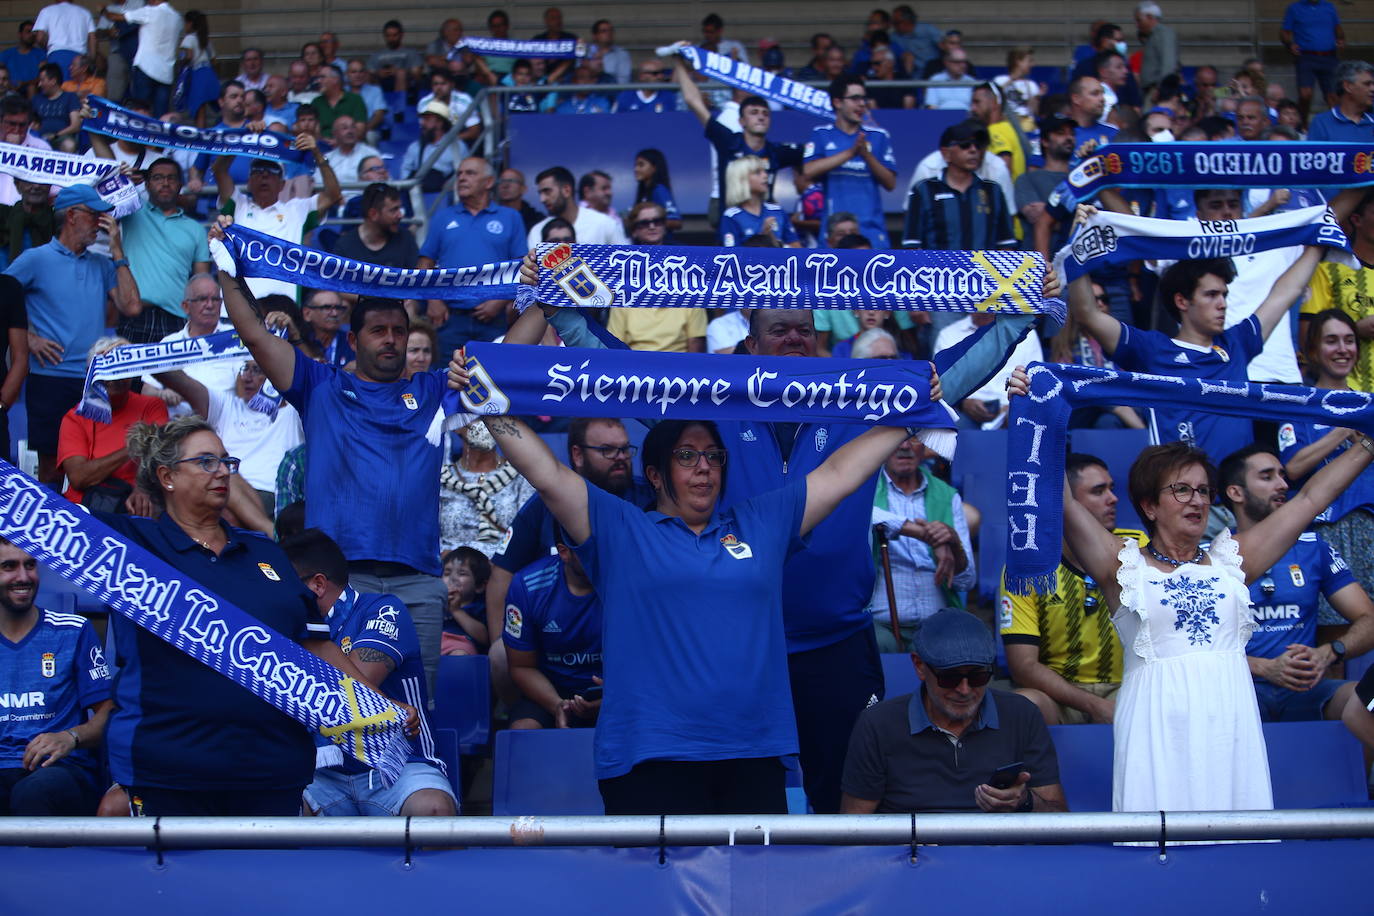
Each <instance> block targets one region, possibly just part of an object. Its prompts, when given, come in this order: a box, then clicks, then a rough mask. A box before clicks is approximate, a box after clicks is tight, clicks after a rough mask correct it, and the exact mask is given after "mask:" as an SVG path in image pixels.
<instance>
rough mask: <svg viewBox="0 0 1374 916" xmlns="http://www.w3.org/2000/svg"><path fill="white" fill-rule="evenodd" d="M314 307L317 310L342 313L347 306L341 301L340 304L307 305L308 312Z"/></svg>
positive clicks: (335, 313) (336, 313) (333, 313)
mask: <svg viewBox="0 0 1374 916" xmlns="http://www.w3.org/2000/svg"><path fill="white" fill-rule="evenodd" d="M312 309H313V310H315V311H317V312H329V313H330V314H332V315H341V314H343V312H344V311H345V310H346V309H347V306H345V305H344V304H343V303H339V304H338V305H307V306H306V307H305V310H306V311H307V312H308V311H310V310H312Z"/></svg>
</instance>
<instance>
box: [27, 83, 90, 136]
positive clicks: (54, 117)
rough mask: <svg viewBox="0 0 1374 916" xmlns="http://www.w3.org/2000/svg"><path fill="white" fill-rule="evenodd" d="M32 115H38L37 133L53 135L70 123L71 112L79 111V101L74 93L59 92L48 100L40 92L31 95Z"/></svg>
mask: <svg viewBox="0 0 1374 916" xmlns="http://www.w3.org/2000/svg"><path fill="white" fill-rule="evenodd" d="M32 101H33V113H34V114H36V115H38V132H39V133H40V134H45V135H46V134H55V133H57V132H58V131H59V130H61V129H62V128H64V127H66V126H67V125H68V124H70V123H71V114H72V112H73V111H80V110H81V100H80V99H78V98H77V97H76V93H75V92H60V93H58V95H57V98H55V99H50V98H48V97H47V96H46V95H44V94H43V93H41V92H35V93H34V95H33V100H32Z"/></svg>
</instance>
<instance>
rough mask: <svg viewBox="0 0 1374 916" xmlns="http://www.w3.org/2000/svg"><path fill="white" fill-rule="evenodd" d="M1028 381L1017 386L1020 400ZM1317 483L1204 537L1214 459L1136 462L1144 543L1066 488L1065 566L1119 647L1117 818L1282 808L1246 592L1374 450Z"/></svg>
mask: <svg viewBox="0 0 1374 916" xmlns="http://www.w3.org/2000/svg"><path fill="white" fill-rule="evenodd" d="M1023 380H1024V375H1023V374H1022V373H1020V372H1018V373H1017V376H1016V378H1014V379H1013V381H1012V390H1013V391H1014V392H1015V393H1024V381H1023ZM1357 439H1358V445H1357V446H1356V447H1352V448H1350V449H1347V450H1346V451H1345V453H1344V454H1342V455H1341V456H1340V457H1339V458H1337V459H1336V460H1334V461H1332V462H1331V463H1329V464H1328V465H1326V467H1324V468H1322V469H1321V470H1320V471H1318V472H1317V473H1316V474H1314V475H1313V476H1312V478H1311V480H1309V481H1308V482H1307V485H1306V486H1304V487H1303V489H1302V491H1301V492H1300V493H1299V494H1298V495H1296V496H1294V497H1293V498H1292V499H1290V500H1289V501H1288V502H1287V503H1285V504H1284V505H1282V506H1280V507H1279V508H1278V509H1276V510H1275V511H1274V512H1273V513H1272V514H1270V515H1269V516H1268V517H1267V518H1265V519H1264V520H1263V521H1261V522H1259V523H1258V524H1256V525H1254V526H1253V527H1251V528H1249V529H1247V530H1246V531H1244V532H1243V533H1240V534H1236V535H1234V536H1233V535H1232V534H1231V533H1230V532H1228V531H1225V530H1223V531H1222V532H1221V533H1220V534H1219V535H1218V536H1217V538H1216V539H1215V540H1214V541H1213V542H1212V543H1211V544H1210V545H1209V546H1208V547H1207V548H1205V549H1204V548H1203V546H1202V541H1203V536H1204V533H1205V531H1206V528H1207V516H1208V510H1209V509H1210V508H1211V504H1212V499H1213V496H1214V495H1215V494H1216V490H1215V484H1214V483H1213V481H1215V479H1216V469H1215V468H1214V467H1213V466H1212V464H1211V462H1210V461H1209V460H1208V458H1207V455H1206V453H1204V452H1202V451H1200V450H1198V449H1196V448H1193V447H1192V446H1190V445H1187V444H1185V443H1181V442H1173V443H1169V444H1167V445H1156V446H1151V447H1150V448H1147V449H1145V450H1144V451H1143V452H1141V454H1140V457H1139V458H1137V459H1136V462H1135V464H1134V465H1133V466H1132V467H1131V475H1130V496H1131V502H1132V503H1133V504H1134V506H1135V509H1136V512H1137V513H1138V514H1139V516H1140V518H1141V520H1142V521H1143V522H1144V524H1145V528H1146V530H1147V531H1148V532H1149V535H1150V541H1149V543H1148V545H1147V546H1146V547H1145V548H1144V549H1143V550H1142V549H1141V548H1140V547H1139V545H1138V544H1137V542H1136V541H1135V540H1134V539H1132V538H1128V539H1126V541H1125V543H1124V546H1123V543H1122V541H1121V539H1120V538H1118V537H1117V536H1115V535H1114V534H1112V533H1111V532H1110V531H1108V530H1107V529H1105V528H1104V527H1102V524H1101V523H1100V522H1099V521H1097V519H1096V518H1095V517H1094V516H1093V515H1092V513H1091V512H1089V511H1088V509H1087V508H1086V507H1084V506H1082V505H1081V504H1079V503H1078V501H1077V500H1075V499H1074V498H1073V495H1072V491H1071V489H1070V488H1069V487H1068V486H1067V484H1066V485H1065V487H1064V539H1065V543H1066V547H1067V549H1068V553H1069V556H1070V557H1071V558H1073V560H1074V561H1075V565H1077V566H1078V567H1079V568H1080V569H1082V570H1083V571H1084V572H1086V573H1087V574H1088V575H1090V576H1092V577H1093V578H1094V579H1096V580H1097V581H1098V582H1099V583H1101V585H1102V591H1103V594H1104V595H1105V597H1106V599H1107V601H1108V602H1109V605H1110V606H1111V607H1114V608H1116V613H1115V615H1114V618H1113V620H1114V622H1115V624H1116V627H1117V631H1118V633H1119V634H1120V636H1121V644H1122V646H1123V648H1124V650H1125V651H1124V659H1125V674H1124V677H1123V680H1122V685H1121V692H1120V693H1119V694H1118V695H1117V701H1116V716H1115V722H1114V728H1115V731H1114V734H1115V759H1114V763H1113V768H1112V777H1113V786H1112V808H1113V810H1115V811H1211V810H1218V811H1220V810H1260V809H1267V808H1272V807H1273V799H1272V795H1271V792H1270V785H1269V769H1268V764H1267V760H1268V758H1267V757H1266V754H1265V746H1264V735H1263V733H1262V731H1261V729H1260V716H1259V708H1258V706H1257V704H1256V700H1255V689H1254V686H1253V683H1252V681H1251V677H1250V669H1249V667H1248V665H1247V663H1246V659H1245V645H1246V643H1247V642H1248V641H1249V639H1250V634H1251V633H1252V632H1254V629H1255V626H1256V621H1255V618H1254V614H1253V611H1252V610H1251V609H1250V598H1249V589H1248V585H1249V583H1251V582H1253V581H1255V580H1256V579H1258V578H1259V577H1260V576H1263V575H1264V574H1265V572H1266V571H1267V570H1268V569H1269V568H1270V567H1271V566H1273V565H1274V564H1275V563H1276V562H1278V561H1279V559H1280V558H1281V557H1282V556H1283V555H1284V553H1286V552H1287V551H1288V549H1289V548H1290V547H1292V546H1293V544H1294V543H1296V541H1297V539H1298V536H1299V535H1300V534H1302V532H1303V531H1305V530H1306V529H1307V526H1308V525H1310V524H1311V523H1312V520H1313V519H1314V518H1316V517H1317V514H1318V513H1319V512H1321V511H1322V510H1323V509H1325V508H1326V507H1327V506H1328V505H1330V503H1331V501H1332V500H1333V499H1335V498H1336V496H1337V495H1339V494H1340V493H1341V491H1342V490H1344V489H1345V488H1346V486H1347V485H1349V484H1350V482H1351V481H1352V480H1354V479H1355V477H1356V475H1358V474H1359V473H1360V472H1361V471H1363V470H1364V469H1365V468H1367V467H1368V466H1369V464H1370V460H1371V458H1374V442H1372V441H1370V440H1369V439H1368V438H1366V437H1364V436H1357Z"/></svg>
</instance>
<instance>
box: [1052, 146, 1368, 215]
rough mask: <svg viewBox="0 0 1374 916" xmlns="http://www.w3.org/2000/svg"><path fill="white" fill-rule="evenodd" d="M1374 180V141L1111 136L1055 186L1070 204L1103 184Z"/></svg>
mask: <svg viewBox="0 0 1374 916" xmlns="http://www.w3.org/2000/svg"><path fill="white" fill-rule="evenodd" d="M1367 184H1374V145H1371V144H1368V143H1315V142H1311V141H1308V142H1304V143H1285V142H1283V141H1265V142H1253V141H1243V140H1231V141H1225V142H1216V143H1111V144H1108V145H1107V146H1104V147H1102V149H1100V150H1098V151H1097V153H1096V154H1094V155H1092V156H1089V157H1088V158H1087V159H1084V160H1083V161H1082V162H1080V163H1079V164H1078V166H1077V167H1076V168H1075V169H1074V170H1073V171H1071V172H1069V177H1068V178H1067V179H1066V180H1064V181H1063V182H1062V183H1061V184H1060V185H1059V188H1058V189H1057V190H1056V191H1055V194H1057V195H1058V197H1059V201H1060V202H1061V203H1063V204H1064V206H1066V207H1069V208H1070V209H1072V208H1073V206H1074V205H1075V204H1080V203H1083V202H1084V201H1088V200H1092V199H1093V198H1094V197H1096V196H1097V195H1098V194H1099V193H1100V192H1101V191H1102V189H1103V188H1351V187H1357V186H1360V185H1367Z"/></svg>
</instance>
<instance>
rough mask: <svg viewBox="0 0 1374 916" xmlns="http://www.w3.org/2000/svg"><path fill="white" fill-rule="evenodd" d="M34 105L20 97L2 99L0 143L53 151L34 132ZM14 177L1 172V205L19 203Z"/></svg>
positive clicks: (0, 102) (0, 101)
mask: <svg viewBox="0 0 1374 916" xmlns="http://www.w3.org/2000/svg"><path fill="white" fill-rule="evenodd" d="M33 126H34V124H33V105H32V104H31V103H30V102H29V100H28V99H26V98H24V97H23V96H20V95H10V96H6V97H5V98H4V99H0V141H3V142H5V143H10V144H13V145H15V146H27V147H30V148H31V149H52V145H51V144H50V143H48V141H47V140H44V139H43V138H42V137H40V136H38V134H36V133H34V132H33ZM18 201H19V192H18V191H17V190H15V187H14V177H13V176H11V175H9V174H7V173H4V172H0V204H13V203H18Z"/></svg>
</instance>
